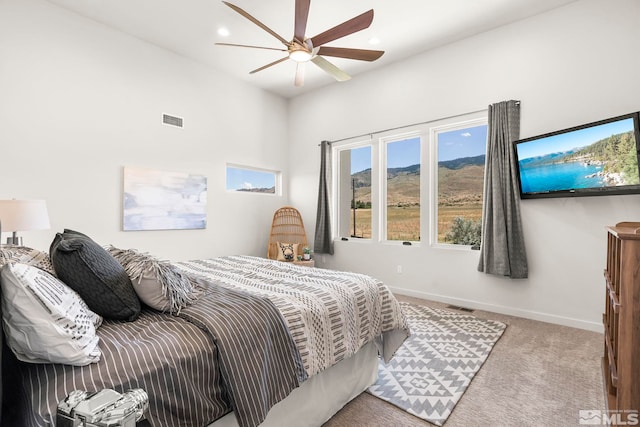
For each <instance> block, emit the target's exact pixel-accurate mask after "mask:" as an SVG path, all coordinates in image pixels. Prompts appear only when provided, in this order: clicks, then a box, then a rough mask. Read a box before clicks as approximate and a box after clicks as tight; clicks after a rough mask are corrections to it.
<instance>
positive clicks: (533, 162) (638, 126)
mask: <svg viewBox="0 0 640 427" xmlns="http://www.w3.org/2000/svg"><path fill="white" fill-rule="evenodd" d="M514 148H515V152H516V159H517V166H518V177H519V180H520V197H521V198H523V199H533V198H543V197H574V196H603V195H609V194H631V193H640V169H639V168H638V159H639V158H640V112H635V113H630V114H625V115H623V116H618V117H613V118H611V119H606V120H601V121H598V122H594V123H588V124H585V125H581V126H576V127H572V128H569V129H564V130H560V131H556V132H551V133H546V134H544V135H539V136H534V137H531V138H526V139H521V140H519V141H516V142H515V144H514Z"/></svg>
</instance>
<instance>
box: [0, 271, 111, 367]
mask: <svg viewBox="0 0 640 427" xmlns="http://www.w3.org/2000/svg"><path fill="white" fill-rule="evenodd" d="M0 274H1V276H2V280H1V282H2V322H3V327H4V332H5V335H6V337H7V344H8V345H9V348H11V350H12V351H13V353H14V354H15V355H16V357H17V358H18V359H20V360H22V361H24V362H31V363H64V364H67V365H76V366H83V365H88V364H90V363H95V362H97V361H99V360H100V356H101V354H102V353H101V352H100V348H99V347H98V341H99V338H98V336H97V335H96V328H97V327H98V326H99V325H100V324H101V323H102V318H101V317H100V316H98V315H97V314H95V313H93V312H92V311H91V310H89V308H88V307H87V305H86V304H85V303H84V301H82V298H80V296H79V295H78V294H77V293H76V292H74V291H73V290H72V289H70V288H69V287H68V286H66V285H65V284H64V283H62V282H61V281H60V280H58V279H56V278H55V277H53V276H52V275H51V274H49V273H47V272H46V271H43V270H40V269H39V268H36V267H34V266H31V265H26V264H18V263H9V264H6V265H5V266H4V267H2V271H1V273H0Z"/></svg>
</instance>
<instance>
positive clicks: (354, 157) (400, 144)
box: [351, 137, 420, 173]
mask: <svg viewBox="0 0 640 427" xmlns="http://www.w3.org/2000/svg"><path fill="white" fill-rule="evenodd" d="M418 163H420V137H415V138H409V139H403V140H400V141H394V142H391V143H389V144H387V167H389V168H402V167H405V166H411V165H415V164H418ZM370 167H371V146H366V147H360V148H355V149H352V150H351V173H356V172H360V171H363V170H365V169H369V168H370Z"/></svg>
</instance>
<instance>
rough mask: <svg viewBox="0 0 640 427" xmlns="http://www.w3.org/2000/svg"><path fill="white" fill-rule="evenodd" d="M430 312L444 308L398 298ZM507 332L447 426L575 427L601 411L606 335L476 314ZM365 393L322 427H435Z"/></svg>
mask: <svg viewBox="0 0 640 427" xmlns="http://www.w3.org/2000/svg"><path fill="white" fill-rule="evenodd" d="M398 300H400V301H407V302H411V303H413V304H423V305H427V306H430V307H436V308H444V307H445V306H446V305H445V304H440V303H436V302H431V301H424V300H420V299H417V298H410V297H404V296H400V295H399V296H398ZM473 315H474V316H477V317H480V318H484V319H493V320H498V321H501V322H504V323H506V324H508V325H509V326H508V327H507V330H506V331H505V333H504V334H503V336H502V338H501V339H500V341H498V343H497V344H496V346H495V347H494V349H493V351H492V352H491V355H490V357H489V358H488V359H487V361H486V362H485V364H484V366H483V367H482V369H481V370H480V372H478V374H477V375H476V377H475V378H474V379H473V381H472V382H471V385H470V386H469V388H468V389H467V391H466V392H465V394H464V395H463V396H462V398H461V399H460V401H459V402H458V404H457V406H456V408H455V409H454V410H453V413H452V414H451V416H450V417H449V419H448V420H447V422H446V423H445V424H444V427H469V426H492V427H493V426H496V427H501V426H505V427H507V426H508V427H512V426H545V427H552V426H562V427H565V426H578V425H579V424H578V411H579V410H581V409H604V395H603V388H602V375H601V370H600V358H601V357H602V349H603V339H604V338H603V335H602V334H598V333H595V332H589V331H584V330H581V329H575V328H569V327H565V326H558V325H553V324H550V323H544V322H537V321H534V320H527V319H522V318H518V317H513V316H506V315H501V314H496V313H488V312H484V311H479V310H476V311H474V312H473ZM431 425H432V424H429V423H428V422H426V421H423V420H421V419H419V418H417V417H414V416H413V415H410V414H408V413H406V412H404V411H402V410H400V409H398V408H396V407H395V406H393V405H391V404H389V403H387V402H384V401H382V400H380V399H378V398H376V397H374V396H371V395H369V394H368V393H362V394H361V395H360V396H358V397H357V398H356V399H354V400H353V401H352V402H351V403H349V404H348V405H346V406H345V407H344V408H343V409H342V410H341V411H340V412H338V413H337V414H336V415H335V416H334V417H333V418H331V419H330V420H329V421H328V422H327V423H325V424H324V426H325V427H351V426H358V427H367V426H371V427H374V426H403V427H412V426H431Z"/></svg>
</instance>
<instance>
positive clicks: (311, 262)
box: [293, 259, 316, 267]
mask: <svg viewBox="0 0 640 427" xmlns="http://www.w3.org/2000/svg"><path fill="white" fill-rule="evenodd" d="M293 263H294V264H295V265H301V266H303V267H315V266H316V263H315V261H314V260H313V259H308V260H304V259H303V260H301V261H297V260H296V261H293Z"/></svg>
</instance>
